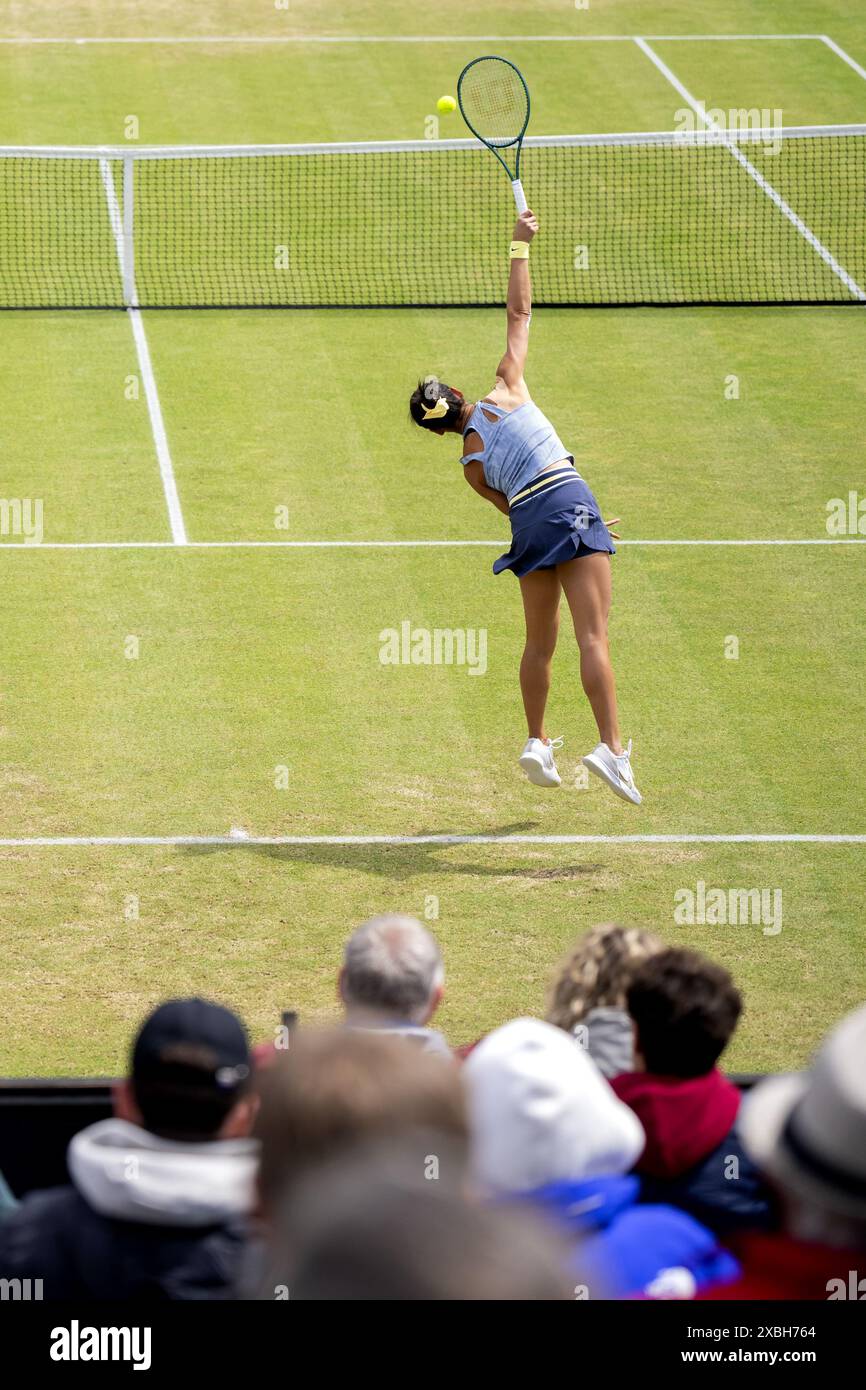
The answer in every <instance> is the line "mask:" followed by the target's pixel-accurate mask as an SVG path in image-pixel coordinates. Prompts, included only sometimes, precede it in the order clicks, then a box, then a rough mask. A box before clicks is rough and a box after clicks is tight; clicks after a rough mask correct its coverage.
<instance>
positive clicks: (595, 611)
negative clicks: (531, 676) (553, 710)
mask: <svg viewBox="0 0 866 1390" xmlns="http://www.w3.org/2000/svg"><path fill="white" fill-rule="evenodd" d="M556 572H557V574H558V576H559V582H560V583H561V585H562V588H563V592H564V593H565V597H566V601H567V603H568V606H569V608H570V610H571V619H572V622H573V624H574V635H575V637H576V638H577V645H578V647H579V648H580V679H581V683H582V685H583V688H584V691H585V692H586V698H587V699H588V700H589V703H590V705H591V706H592V712H593V714H594V715H595V722H596V724H597V725H598V736H599V738H600V739H601V741H602V743H606V744H607V746H608V748H610V749H611V751H612V752H613V753H621V752H622V743H621V742H620V737H619V722H618V719H617V709H616V682H615V680H614V675H613V667H612V666H611V664H610V648H609V646H608V640H607V619H608V614H609V613H610V600H611V575H610V556H609V555H608V554H607V552H606V551H601V550H597V551H596V552H595V553H594V554H592V555H582V556H579V557H578V558H577V559H575V560H569V561H567V562H566V563H565V564H564V565H559V566H558V567H557V571H556Z"/></svg>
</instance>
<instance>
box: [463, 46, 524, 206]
mask: <svg viewBox="0 0 866 1390" xmlns="http://www.w3.org/2000/svg"><path fill="white" fill-rule="evenodd" d="M457 101H458V104H459V106H460V114H461V116H462V117H463V119H464V121H465V122H466V124H467V125H468V127H469V129H470V130H471V131H472V134H473V135H475V136H477V137H478V139H479V140H480V141H481V143H482V144H483V145H486V146H487V148H488V150H492V151H493V153H494V154H495V155H496V158H497V159H498V160H499V163H500V164H501V165H502V167H503V169H504V170H505V172H506V174H507V175H508V177H509V179H510V180H511V187H512V189H513V191H514V201H515V203H516V204H517V211H518V212H526V206H527V204H526V195H525V193H524V192H523V184H522V183H521V182H520V151H521V149H522V147H523V137H524V135H525V134H526V127H527V126H528V125H529V88H528V87H527V85H526V83H525V82H524V80H523V75H522V74H521V72H520V71H519V69H518V68H516V67H515V66H514V64H513V63H509V61H508V59H507V58H497V57H495V56H493V55H492V54H488V55H487V56H485V57H483V58H473V60H472V62H471V63H467V65H466V67H465V68H464V69H463V71H462V72H461V74H460V77H459V79H458V81H457ZM512 148H515V149H516V155H515V159H514V169H513V171H512V170H511V169H510V168H509V167H508V164H507V163H506V161H505V158H504V157H503V154H502V151H503V150H508V149H512Z"/></svg>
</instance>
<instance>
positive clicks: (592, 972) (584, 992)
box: [545, 922, 664, 1033]
mask: <svg viewBox="0 0 866 1390" xmlns="http://www.w3.org/2000/svg"><path fill="white" fill-rule="evenodd" d="M663 949H664V942H663V941H662V940H661V939H660V938H659V937H657V936H656V935H655V933H654V932H650V931H646V930H644V928H643V927H621V926H619V925H617V923H615V922H603V923H601V924H600V925H599V926H597V927H593V928H592V929H591V930H590V931H588V932H587V933H586V935H585V936H582V937H581V938H580V939H579V941H577V943H576V944H575V945H574V946H573V947H572V950H571V952H570V953H569V955H568V956H566V958H565V960H564V961H563V962H562V965H561V966H560V968H559V972H558V974H557V976H556V978H555V979H554V981H553V984H552V986H551V988H550V991H549V995H548V1002H547V1013H546V1014H545V1017H546V1019H547V1022H548V1023H553V1024H555V1025H556V1027H557V1028H564V1029H565V1031H566V1033H573V1032H574V1029H575V1028H576V1027H577V1025H578V1024H579V1023H582V1022H583V1020H584V1019H585V1018H586V1016H587V1014H588V1013H590V1012H591V1010H592V1009H599V1008H609V1009H624V1008H625V1007H626V998H625V996H626V990H627V989H628V987H629V985H630V984H631V981H632V978H633V976H634V974H635V971H636V970H637V969H638V967H639V966H641V965H642V964H643V962H644V961H645V960H648V959H649V957H650V956H654V955H655V954H656V953H657V952H658V951H661V950H663Z"/></svg>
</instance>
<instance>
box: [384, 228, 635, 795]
mask: <svg viewBox="0 0 866 1390" xmlns="http://www.w3.org/2000/svg"><path fill="white" fill-rule="evenodd" d="M537 231H538V221H537V219H536V218H535V216H534V214H533V213H532V212H524V213H521V215H520V216H519V217H518V219H517V223H516V226H515V228H514V240H513V241H512V243H511V270H510V274H509V279H508V302H507V309H506V314H507V324H508V329H507V346H506V349H505V356H504V357H503V358H502V361H501V362H500V363H499V366H498V367H497V369H496V382H495V384H494V386H493V389H492V390H491V391H490V392H489V394H488V395H487V396H485V397H484V398H483V399H482V400H479V401H476V402H475V403H474V404H470V403H469V402H467V401H466V400H465V398H464V396H463V393H462V391H458V390H457V389H456V388H455V387H453V386H446V385H445V384H444V382H441V381H438V380H437V379H435V378H427V380H426V381H425V382H423V383H420V384H419V385H418V387H417V389H416V390H415V391H414V392H413V393H412V397H411V400H410V403H409V410H410V413H411V416H412V419H413V420H414V421H415V423H416V424H417V425H420V426H421V428H422V429H425V430H430V431H432V432H433V433H434V434H440V435H444V434H461V435H462V436H463V458H462V462H463V472H464V476H465V478H466V481H467V482H468V483H469V485H470V487H473V488H474V489H475V491H476V492H477V493H478V494H479V495H480V496H481V497H485V498H486V499H487V500H488V502H492V503H493V505H494V507H497V508H498V509H499V511H501V512H504V513H505V515H506V516H507V517H508V519H509V521H510V522H511V548H510V549H509V550H508V552H507V553H506V554H505V555H500V557H499V559H498V560H496V561H495V563H494V565H493V571H494V573H495V574H498V573H499V572H500V571H501V570H505V569H510V570H513V571H514V573H515V574H516V575H517V578H518V579H519V581H520V591H521V594H522V597H523V611H524V616H525V620H526V645H525V647H524V650H523V656H522V658H521V662H520V689H521V693H522V695H523V707H524V709H525V711H526V722H527V725H528V731H529V737H528V739H527V742H526V746H525V748H524V749H523V752H522V753H521V755H520V758H519V762H520V766H521V767H522V768H523V770H524V772H525V773H526V775H527V777H528V778H529V780H530V782H533V783H535V785H536V786H539V787H558V786H559V785H560V780H561V779H560V776H559V773H558V772H557V770H556V763H555V761H554V751H555V749H556V748H559V747H560V746H561V745H562V739H555V740H553V741H552V742H551V740H550V739H549V738H548V737H547V735H546V733H545V729H544V711H545V708H546V705H547V697H548V694H549V692H550V678H551V663H552V660H553V653H554V650H555V648H556V638H557V633H558V630H559V606H560V593H561V592H562V593H564V594H565V597H566V600H567V602H568V606H569V609H570V611H571V617H572V622H573V624H574V633H575V636H576V638H577V645H578V647H579V648H580V678H581V682H582V684H583V688H584V691H585V692H586V696H587V699H588V700H589V703H590V705H591V707H592V712H593V715H594V716H595V722H596V724H597V725H598V735H599V740H600V742H599V743H598V746H597V747H596V748H594V749H593V751H592V752H591V753H588V754H587V755H586V757H585V758H584V759H583V763H584V765H585V766H586V767H587V768H588V769H589V771H590V772H592V773H594V774H595V775H596V776H597V777H601V778H602V780H603V781H604V782H606V783H607V785H608V786H609V787H610V788H611V790H612V791H614V792H616V794H617V796H621V797H623V799H624V800H626V801H631V802H633V803H634V804H635V805H639V804H640V800H641V796H640V792H639V791H638V789H637V787H636V786H635V784H634V776H633V774H632V768H631V741H629V744H628V747H627V748H623V745H622V741H621V739H620V733H619V723H618V719H617V706H616V684H615V681H614V675H613V668H612V667H611V664H610V652H609V649H608V638H607V619H608V613H609V612H610V599H611V572H610V556H611V555H613V554H614V553H615V547H614V544H613V538H612V533H611V532H610V531H609V530H608V527H607V525H606V524H605V522H604V521H603V520H602V518H601V512H600V510H599V506H598V503H597V502H596V500H595V497H594V496H593V494H592V492H591V491H590V490H589V488H588V487H587V485H586V483H585V482H584V481H583V479H582V478H581V476H580V474H579V473H578V472H577V470H576V468H575V467H574V456H573V455H572V454H570V453H568V451H567V450H566V448H565V446H564V444H563V443H562V442H561V440H560V439H559V437H558V435H557V433H556V431H555V429H554V428H553V426H552V425H551V423H550V421H549V420H548V419H547V417H546V416H545V415H543V414H542V412H541V411H540V410H539V409H538V406H537V405H535V403H534V402H533V401H532V400H531V398H530V395H529V391H528V389H527V386H526V382H525V381H524V379H523V371H524V367H525V365H526V353H527V348H528V344H529V320H530V317H531V309H532V294H531V286H530V280H529V243H530V242H531V241H532V238H533V237H534V236H535V233H536V232H537ZM614 524H615V523H614V522H611V525H614ZM614 534H615V533H614Z"/></svg>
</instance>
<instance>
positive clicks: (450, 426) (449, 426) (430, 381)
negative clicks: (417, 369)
mask: <svg viewBox="0 0 866 1390" xmlns="http://www.w3.org/2000/svg"><path fill="white" fill-rule="evenodd" d="M463 405H464V400H463V392H462V391H458V390H457V388H456V387H454V386H446V385H445V382H444V381H440V380H439V378H438V377H435V376H427V377H425V378H424V380H423V381H419V382H418V385H417V386H416V388H415V390H414V391H413V392H412V395H411V396H410V397H409V414H410V415H411V417H412V419H413V420H414V421H415V424H416V425H420V426H421V428H422V429H423V430H456V429H457V428H458V427H459V424H460V416H461V412H462V410H463Z"/></svg>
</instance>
